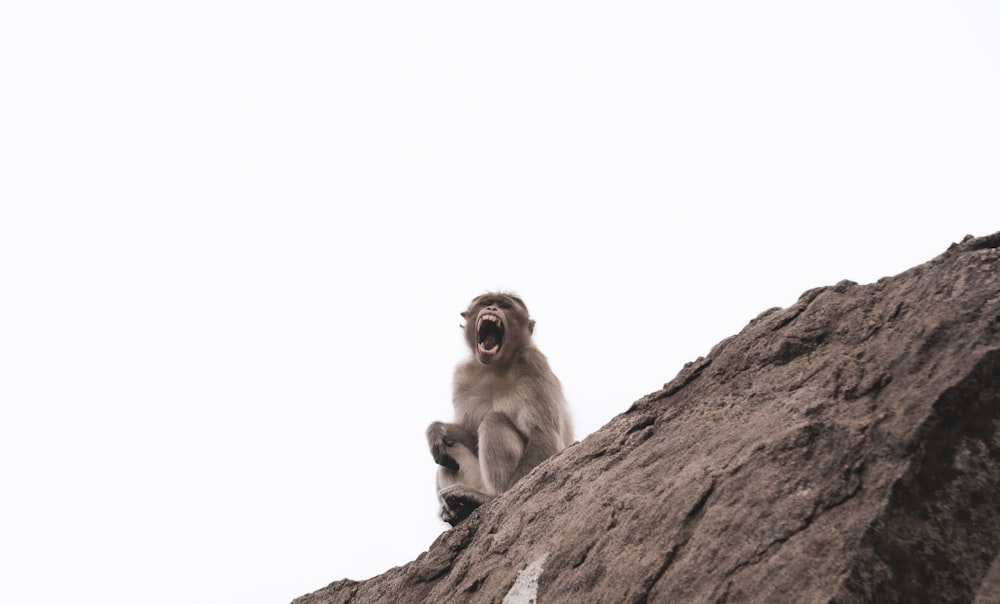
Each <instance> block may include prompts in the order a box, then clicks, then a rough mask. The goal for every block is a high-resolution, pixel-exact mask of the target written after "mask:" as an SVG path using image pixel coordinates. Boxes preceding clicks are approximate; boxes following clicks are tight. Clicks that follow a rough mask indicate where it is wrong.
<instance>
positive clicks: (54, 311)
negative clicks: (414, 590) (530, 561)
mask: <svg viewBox="0 0 1000 604" xmlns="http://www.w3.org/2000/svg"><path fill="white" fill-rule="evenodd" d="M997 31H1000V5H997V4H996V3H994V2H988V1H983V2H966V1H955V2H947V3H945V2H938V3H931V2H912V1H906V2H885V1H881V0H875V1H865V2H853V1H847V2H838V3H804V2H773V1H763V2H754V3H748V2H735V1H719V2H630V1H625V2H613V3H612V2H589V1H576V2H531V3H528V2H519V1H513V2H505V3H482V2H420V3H418V2H390V1H372V2H280V3H279V2H266V1H260V2H231V1H223V0H200V1H198V2H190V1H184V0H180V1H173V2H169V3H167V2H143V3H137V2H109V1H105V0H96V1H94V2H86V3H80V2H58V1H54V2H50V1H45V0H32V1H26V0H25V1H22V0H13V1H8V2H5V3H3V5H2V6H0V484H2V485H3V497H2V499H0V568H2V569H3V573H2V575H3V579H2V580H0V601H5V602H21V603H30V602H55V601H63V600H67V601H68V600H73V601H83V602H96V601H101V602H114V603H117V602H134V601H137V600H139V601H143V602H149V603H160V602H163V603H167V602H170V603H174V602H211V603H215V604H218V603H229V602H232V603H236V602H239V603H241V604H242V603H251V604H252V603H262V604H263V603H273V602H289V601H291V600H292V599H293V598H295V597H297V596H299V595H301V594H304V593H307V592H310V591H313V590H315V589H318V588H320V587H322V586H324V585H326V584H328V583H329V582H331V581H334V580H338V579H341V578H345V577H349V578H353V579H365V578H368V577H371V576H374V575H377V574H380V573H382V572H384V571H385V570H388V569H389V568H391V567H393V566H397V565H401V564H404V563H406V562H408V561H410V560H413V559H414V558H416V557H417V556H418V555H419V554H420V553H421V552H423V551H425V550H426V549H427V548H428V547H429V546H430V544H431V543H432V542H433V540H434V539H435V538H436V537H437V536H438V535H439V534H440V533H441V532H442V531H444V530H446V528H447V525H445V524H443V523H442V522H441V521H440V520H439V519H438V517H437V503H436V499H435V494H434V473H435V466H434V464H433V461H432V459H431V457H430V454H429V453H428V451H427V445H426V441H425V437H424V430H425V428H426V426H427V424H428V423H430V422H431V421H434V420H448V419H450V418H451V413H452V409H451V398H450V397H451V389H450V386H451V376H452V371H453V368H454V366H455V365H456V364H457V363H458V362H460V361H461V360H462V359H463V358H464V357H465V355H466V354H467V351H466V349H465V348H464V344H463V342H462V336H461V330H460V329H459V325H460V324H461V318H460V317H459V314H458V313H459V312H460V311H461V310H463V309H464V308H465V306H466V304H467V303H468V301H469V300H470V299H471V298H473V297H474V296H476V295H478V294H480V293H482V292H484V291H487V290H493V289H505V290H512V291H516V292H518V293H519V294H521V295H522V296H523V297H524V299H525V301H526V302H527V305H528V307H529V309H530V310H531V313H532V316H533V318H534V319H535V320H536V321H537V326H536V329H535V341H536V344H537V345H538V346H539V348H540V349H541V350H542V351H543V352H544V353H545V354H546V355H547V357H548V359H549V362H550V364H551V366H552V367H553V369H554V371H555V372H556V374H557V375H558V376H559V378H560V380H561V381H562V384H563V387H564V390H565V393H566V396H567V399H568V400H569V404H570V408H571V411H572V414H573V418H574V423H575V428H576V433H577V437H578V438H579V439H582V438H584V437H586V436H587V435H588V434H590V433H592V432H594V431H596V430H598V429H599V428H600V427H601V426H602V425H604V424H605V423H607V422H608V421H609V420H611V418H613V417H614V416H615V415H617V414H619V413H621V412H623V411H625V410H626V409H627V408H628V407H629V405H630V404H631V403H632V402H633V401H634V400H636V399H638V398H639V397H641V396H643V395H645V394H647V393H650V392H653V391H655V390H657V389H659V388H660V387H661V386H662V385H663V384H664V383H665V382H667V381H669V380H670V379H671V378H673V377H674V376H675V375H676V373H677V372H678V371H679V370H680V369H681V367H682V366H683V364H684V363H685V362H688V361H692V360H694V359H696V358H697V357H698V356H703V355H705V354H707V353H708V352H709V350H710V349H711V348H712V346H713V345H714V344H716V343H717V342H719V341H720V340H722V339H723V338H725V337H728V336H730V335H733V334H735V333H737V332H738V331H739V330H740V329H742V328H743V327H744V326H745V325H746V324H747V322H749V321H750V320H751V319H752V318H754V317H755V316H756V315H757V314H759V313H760V312H761V311H763V310H765V309H768V308H771V307H775V306H780V307H787V306H789V305H791V304H792V303H794V302H795V300H796V299H797V298H798V296H799V295H800V294H801V293H802V292H804V291H805V290H807V289H810V288H813V287H817V286H823V285H831V284H834V283H836V282H838V281H840V280H841V279H850V280H853V281H856V282H859V283H868V282H873V281H875V280H877V279H879V278H881V277H883V276H887V275H893V274H897V273H899V272H901V271H903V270H905V269H907V268H909V267H911V266H914V265H917V264H920V263H922V262H924V261H926V260H929V259H930V258H932V257H934V256H936V255H937V254H939V253H941V252H943V251H944V250H945V249H946V248H947V247H948V245H950V244H951V243H952V242H955V241H960V240H961V239H962V238H963V237H964V236H965V235H966V234H974V235H986V234H989V233H992V232H995V231H998V230H1000V111H998V109H997V108H998V107H1000V36H997V35H996V32H997Z"/></svg>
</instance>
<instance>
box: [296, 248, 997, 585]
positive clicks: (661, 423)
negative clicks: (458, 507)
mask: <svg viewBox="0 0 1000 604" xmlns="http://www.w3.org/2000/svg"><path fill="white" fill-rule="evenodd" d="M998 551H1000V233H997V234H994V235H991V236H988V237H983V238H979V239H974V238H971V237H970V238H966V240H965V241H963V242H962V243H961V244H957V245H953V246H952V247H951V248H950V249H949V250H948V251H947V252H945V253H944V254H942V255H941V256H939V257H937V258H935V259H933V260H931V261H930V262H927V263H926V264H923V265H921V266H917V267H915V268H913V269H910V270H908V271H906V272H904V273H902V274H900V275H897V276H895V277H887V278H884V279H881V280H879V281H878V282H877V283H873V284H869V285H858V284H855V283H852V282H849V281H843V282H841V283H838V284H836V285H834V286H832V287H823V288H818V289H813V290H810V291H807V292H806V293H804V294H803V295H802V297H801V298H800V299H799V300H798V302H796V303H795V304H794V305H793V306H791V307H790V308H786V309H777V308H775V309H771V310H768V311H765V312H763V313H761V314H760V316H758V317H757V318H755V319H753V320H752V321H750V323H749V325H747V326H746V328H745V329H743V331H742V332H741V333H739V334H738V335H736V336H733V337H731V338H729V339H726V340H724V341H722V342H720V343H719V344H718V345H717V346H716V347H715V348H714V349H713V350H712V351H711V353H710V354H709V355H708V356H707V357H705V358H700V359H698V360H697V361H695V362H693V363H689V364H688V365H686V366H685V367H684V369H683V370H682V371H681V372H680V374H679V375H678V376H677V377H676V378H675V379H674V380H673V381H671V382H670V383H668V384H666V385H665V386H664V388H663V389H662V390H660V391H659V392H655V393H653V394H650V395H649V396H646V397H645V398H643V399H641V400H639V401H637V402H636V403H635V404H633V405H632V407H631V408H630V409H629V410H628V411H626V412H625V413H623V414H621V415H619V416H618V417H615V418H614V419H613V420H612V421H611V422H610V423H609V424H608V425H607V426H605V427H604V428H603V429H601V430H600V431H598V432H596V433H594V434H592V435H591V436H589V437H588V438H586V439H585V440H584V441H582V442H580V443H578V444H576V445H574V446H572V447H570V448H568V449H566V450H565V451H563V452H562V453H560V454H559V455H557V456H555V457H554V458H552V459H550V460H549V461H547V462H546V463H544V464H542V465H541V466H539V467H538V468H536V469H535V470H534V471H533V472H532V473H531V474H530V475H528V476H527V477H526V478H525V479H523V480H522V481H521V482H519V483H518V484H517V485H516V486H515V487H514V488H513V489H512V490H510V491H508V492H507V493H505V494H504V495H503V496H502V497H500V498H499V499H497V500H495V501H494V502H492V503H490V504H489V505H486V506H484V507H482V508H480V509H479V510H477V511H476V512H475V513H474V514H473V515H472V516H471V517H470V518H469V519H468V520H467V521H465V522H463V523H462V524H460V525H459V526H458V527H456V528H454V529H452V530H449V531H447V532H444V533H442V535H441V536H440V537H439V538H438V539H437V540H436V541H435V542H434V543H433V544H432V545H431V547H430V549H429V550H428V551H427V552H425V553H424V554H421V555H420V556H419V557H418V558H417V559H416V560H415V561H413V562H411V563H409V564H407V565H405V566H402V567H397V568H393V569H391V570H389V571H387V572H385V573H384V574H382V575H380V576H377V577H374V578H372V579H370V580H367V581H363V582H357V581H350V580H343V581H337V582H335V583H333V584H331V585H329V586H328V587H325V588H323V589H320V590H319V591H317V592H315V593H312V594H308V595H305V596H303V597H301V598H299V599H298V600H296V601H295V603H296V604H320V603H322V604H327V603H333V602H338V603H339V602H422V601H426V602H502V601H504V602H512V601H516V602H532V601H536V600H537V601H538V602H542V603H545V602H613V603H619V602H740V601H751V602H972V601H976V602H979V603H980V604H982V603H985V602H998V601H1000V556H998Z"/></svg>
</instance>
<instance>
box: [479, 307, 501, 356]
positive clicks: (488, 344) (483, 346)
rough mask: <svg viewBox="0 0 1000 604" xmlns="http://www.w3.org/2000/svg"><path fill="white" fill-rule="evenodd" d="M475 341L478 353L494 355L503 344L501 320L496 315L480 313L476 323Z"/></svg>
mask: <svg viewBox="0 0 1000 604" xmlns="http://www.w3.org/2000/svg"><path fill="white" fill-rule="evenodd" d="M476 342H477V343H478V344H479V353H480V354H487V355H494V354H497V353H498V352H500V347H501V346H503V321H501V320H500V317H498V316H496V315H482V316H481V317H479V322H478V323H477V324H476Z"/></svg>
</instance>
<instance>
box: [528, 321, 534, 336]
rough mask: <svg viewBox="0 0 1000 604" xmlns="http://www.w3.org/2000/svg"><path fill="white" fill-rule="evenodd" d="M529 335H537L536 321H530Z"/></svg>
mask: <svg viewBox="0 0 1000 604" xmlns="http://www.w3.org/2000/svg"><path fill="white" fill-rule="evenodd" d="M528 333H529V334H533V333H535V320H534V319H532V320H530V321H528Z"/></svg>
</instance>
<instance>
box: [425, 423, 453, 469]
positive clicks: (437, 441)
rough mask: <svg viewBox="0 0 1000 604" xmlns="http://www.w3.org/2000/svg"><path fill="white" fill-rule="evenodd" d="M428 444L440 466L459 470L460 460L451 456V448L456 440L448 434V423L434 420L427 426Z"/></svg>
mask: <svg viewBox="0 0 1000 604" xmlns="http://www.w3.org/2000/svg"><path fill="white" fill-rule="evenodd" d="M427 444H428V445H430V448H431V456H433V457H434V462H435V463H437V465H439V466H443V467H445V468H448V469H449V470H451V471H453V472H457V471H458V462H457V461H455V458H454V457H452V456H451V453H450V451H449V449H450V448H451V447H453V446H454V445H455V440H454V439H453V438H451V437H450V436H448V425H447V424H445V423H443V422H434V423H432V424H431V425H430V426H428V428H427Z"/></svg>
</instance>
